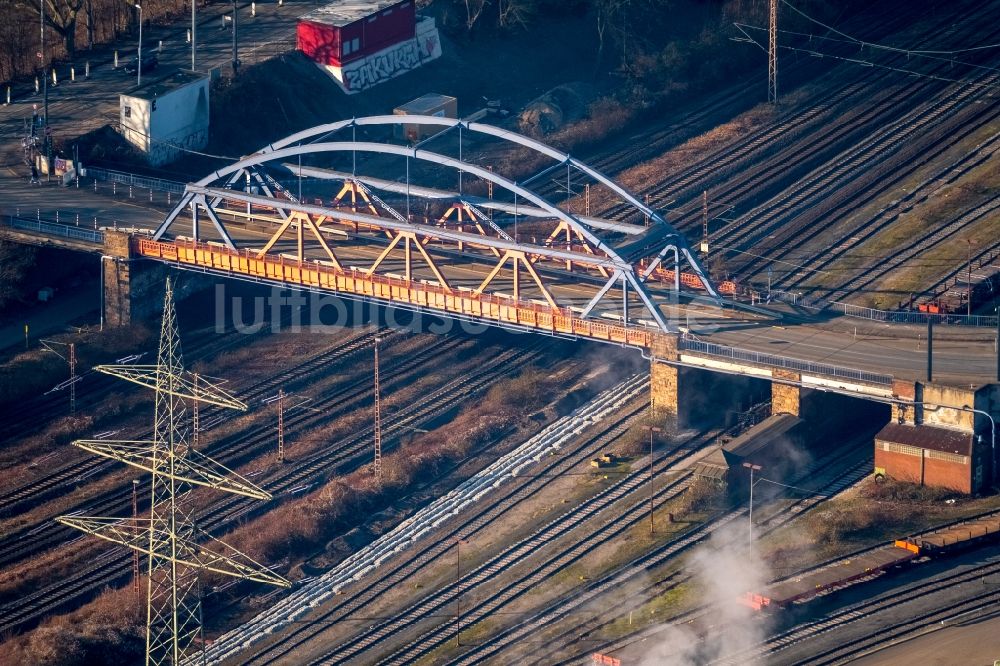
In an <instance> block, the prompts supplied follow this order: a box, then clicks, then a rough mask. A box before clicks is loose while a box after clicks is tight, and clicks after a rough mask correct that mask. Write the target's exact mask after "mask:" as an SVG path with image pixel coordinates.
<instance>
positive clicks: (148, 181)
mask: <svg viewBox="0 0 1000 666" xmlns="http://www.w3.org/2000/svg"><path fill="white" fill-rule="evenodd" d="M87 177H88V178H93V179H94V180H99V181H102V182H106V183H121V184H122V185H131V186H132V187H141V188H143V189H146V190H156V191H158V192H171V193H173V194H183V193H184V183H178V182H177V181H173V180H164V179H163V178H153V177H150V176H139V175H136V174H134V173H126V172H124V171H112V170H110V169H100V168H97V167H87Z"/></svg>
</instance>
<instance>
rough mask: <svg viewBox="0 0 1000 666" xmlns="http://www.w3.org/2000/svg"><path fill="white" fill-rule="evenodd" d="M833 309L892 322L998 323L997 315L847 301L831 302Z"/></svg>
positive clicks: (969, 324)
mask: <svg viewBox="0 0 1000 666" xmlns="http://www.w3.org/2000/svg"><path fill="white" fill-rule="evenodd" d="M827 307H829V308H830V309H831V310H837V311H838V312H842V313H843V314H844V315H846V316H848V317H860V318H862V319H871V320H873V321H884V322H889V323H892V324H926V323H927V321H928V320H929V319H933V320H934V323H935V324H945V325H951V326H992V327H995V326H996V325H997V317H996V316H988V315H963V314H954V313H952V314H934V313H931V312H906V311H895V310H876V309H874V308H864V307H861V306H858V305H849V304H847V303H836V302H834V303H829V304H827Z"/></svg>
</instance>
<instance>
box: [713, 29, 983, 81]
mask: <svg viewBox="0 0 1000 666" xmlns="http://www.w3.org/2000/svg"><path fill="white" fill-rule="evenodd" d="M733 26H734V27H735V28H736V29H737V30H739V31H740V32H742V33H743V34H744V35H745V36H746V40H747V41H750V42H753V43H754V44H757V46H759V47H760V48H762V49H764V50H767V49H765V47H764V45H763V44H760V43H759V42H757V41H756V40H755V39H753V38H752V37H750V35H749V34H747V32H746V31H747V30H756V31H758V32H767V28H764V27H762V26H759V25H750V24H748V23H737V22H734V23H733ZM778 32H779V33H781V34H785V35H792V36H795V37H806V38H808V39H809V41H810V42H811V41H812V40H817V41H826V42H834V43H837V44H856V45H858V46H859V47H861V48H862V49H864V47H869V48H871V49H877V48H879V47H878V45H875V44H870V43H868V42H859V41H856V40H853V39H836V38H834V37H826V36H824V35H815V34H812V33H808V32H798V31H795V30H779V31H778ZM778 48H784V49H788V48H792V47H788V46H781V45H779V46H778ZM991 48H992V47H991ZM804 50H805V51H806V52H808V53H809V54H810V55H815V56H820V57H829V58H835V57H837V56H834V55H833V54H825V53H820V52H819V51H816V50H814V49H804ZM881 50H889V51H891V52H892V53H903V54H906V56H907V57H910V56H914V57H917V58H924V59H926V60H934V61H936V62H942V63H947V64H949V65H953V66H954V65H960V66H963V67H970V68H973V69H982V70H985V71H988V72H1000V67H991V66H989V65H979V64H976V63H972V62H968V61H965V60H956V59H955V58H948V57H944V56H941V55H935V54H934V53H933V52H928V51H910V50H906V49H901V50H891V49H881Z"/></svg>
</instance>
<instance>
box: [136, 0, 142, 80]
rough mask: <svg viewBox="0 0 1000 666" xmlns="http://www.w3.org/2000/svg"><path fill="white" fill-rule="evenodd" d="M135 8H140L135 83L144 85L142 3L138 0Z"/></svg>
mask: <svg viewBox="0 0 1000 666" xmlns="http://www.w3.org/2000/svg"><path fill="white" fill-rule="evenodd" d="M135 8H136V9H138V10H139V53H138V55H137V57H136V61H137V62H136V68H135V74H136V81H135V85H136V86H137V87H138V86H141V85H142V5H140V4H139V3H138V2H137V3H135Z"/></svg>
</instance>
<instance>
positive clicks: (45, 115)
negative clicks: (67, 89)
mask: <svg viewBox="0 0 1000 666" xmlns="http://www.w3.org/2000/svg"><path fill="white" fill-rule="evenodd" d="M38 17H39V25H40V27H41V30H40V32H41V46H39V51H38V58H39V60H40V65H41V70H42V91H43V92H42V141H44V142H45V160H46V164H45V180H46V182H48V181H50V180H52V151H51V149H50V146H49V77H48V72H47V71H46V69H47V68H46V65H45V0H38Z"/></svg>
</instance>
